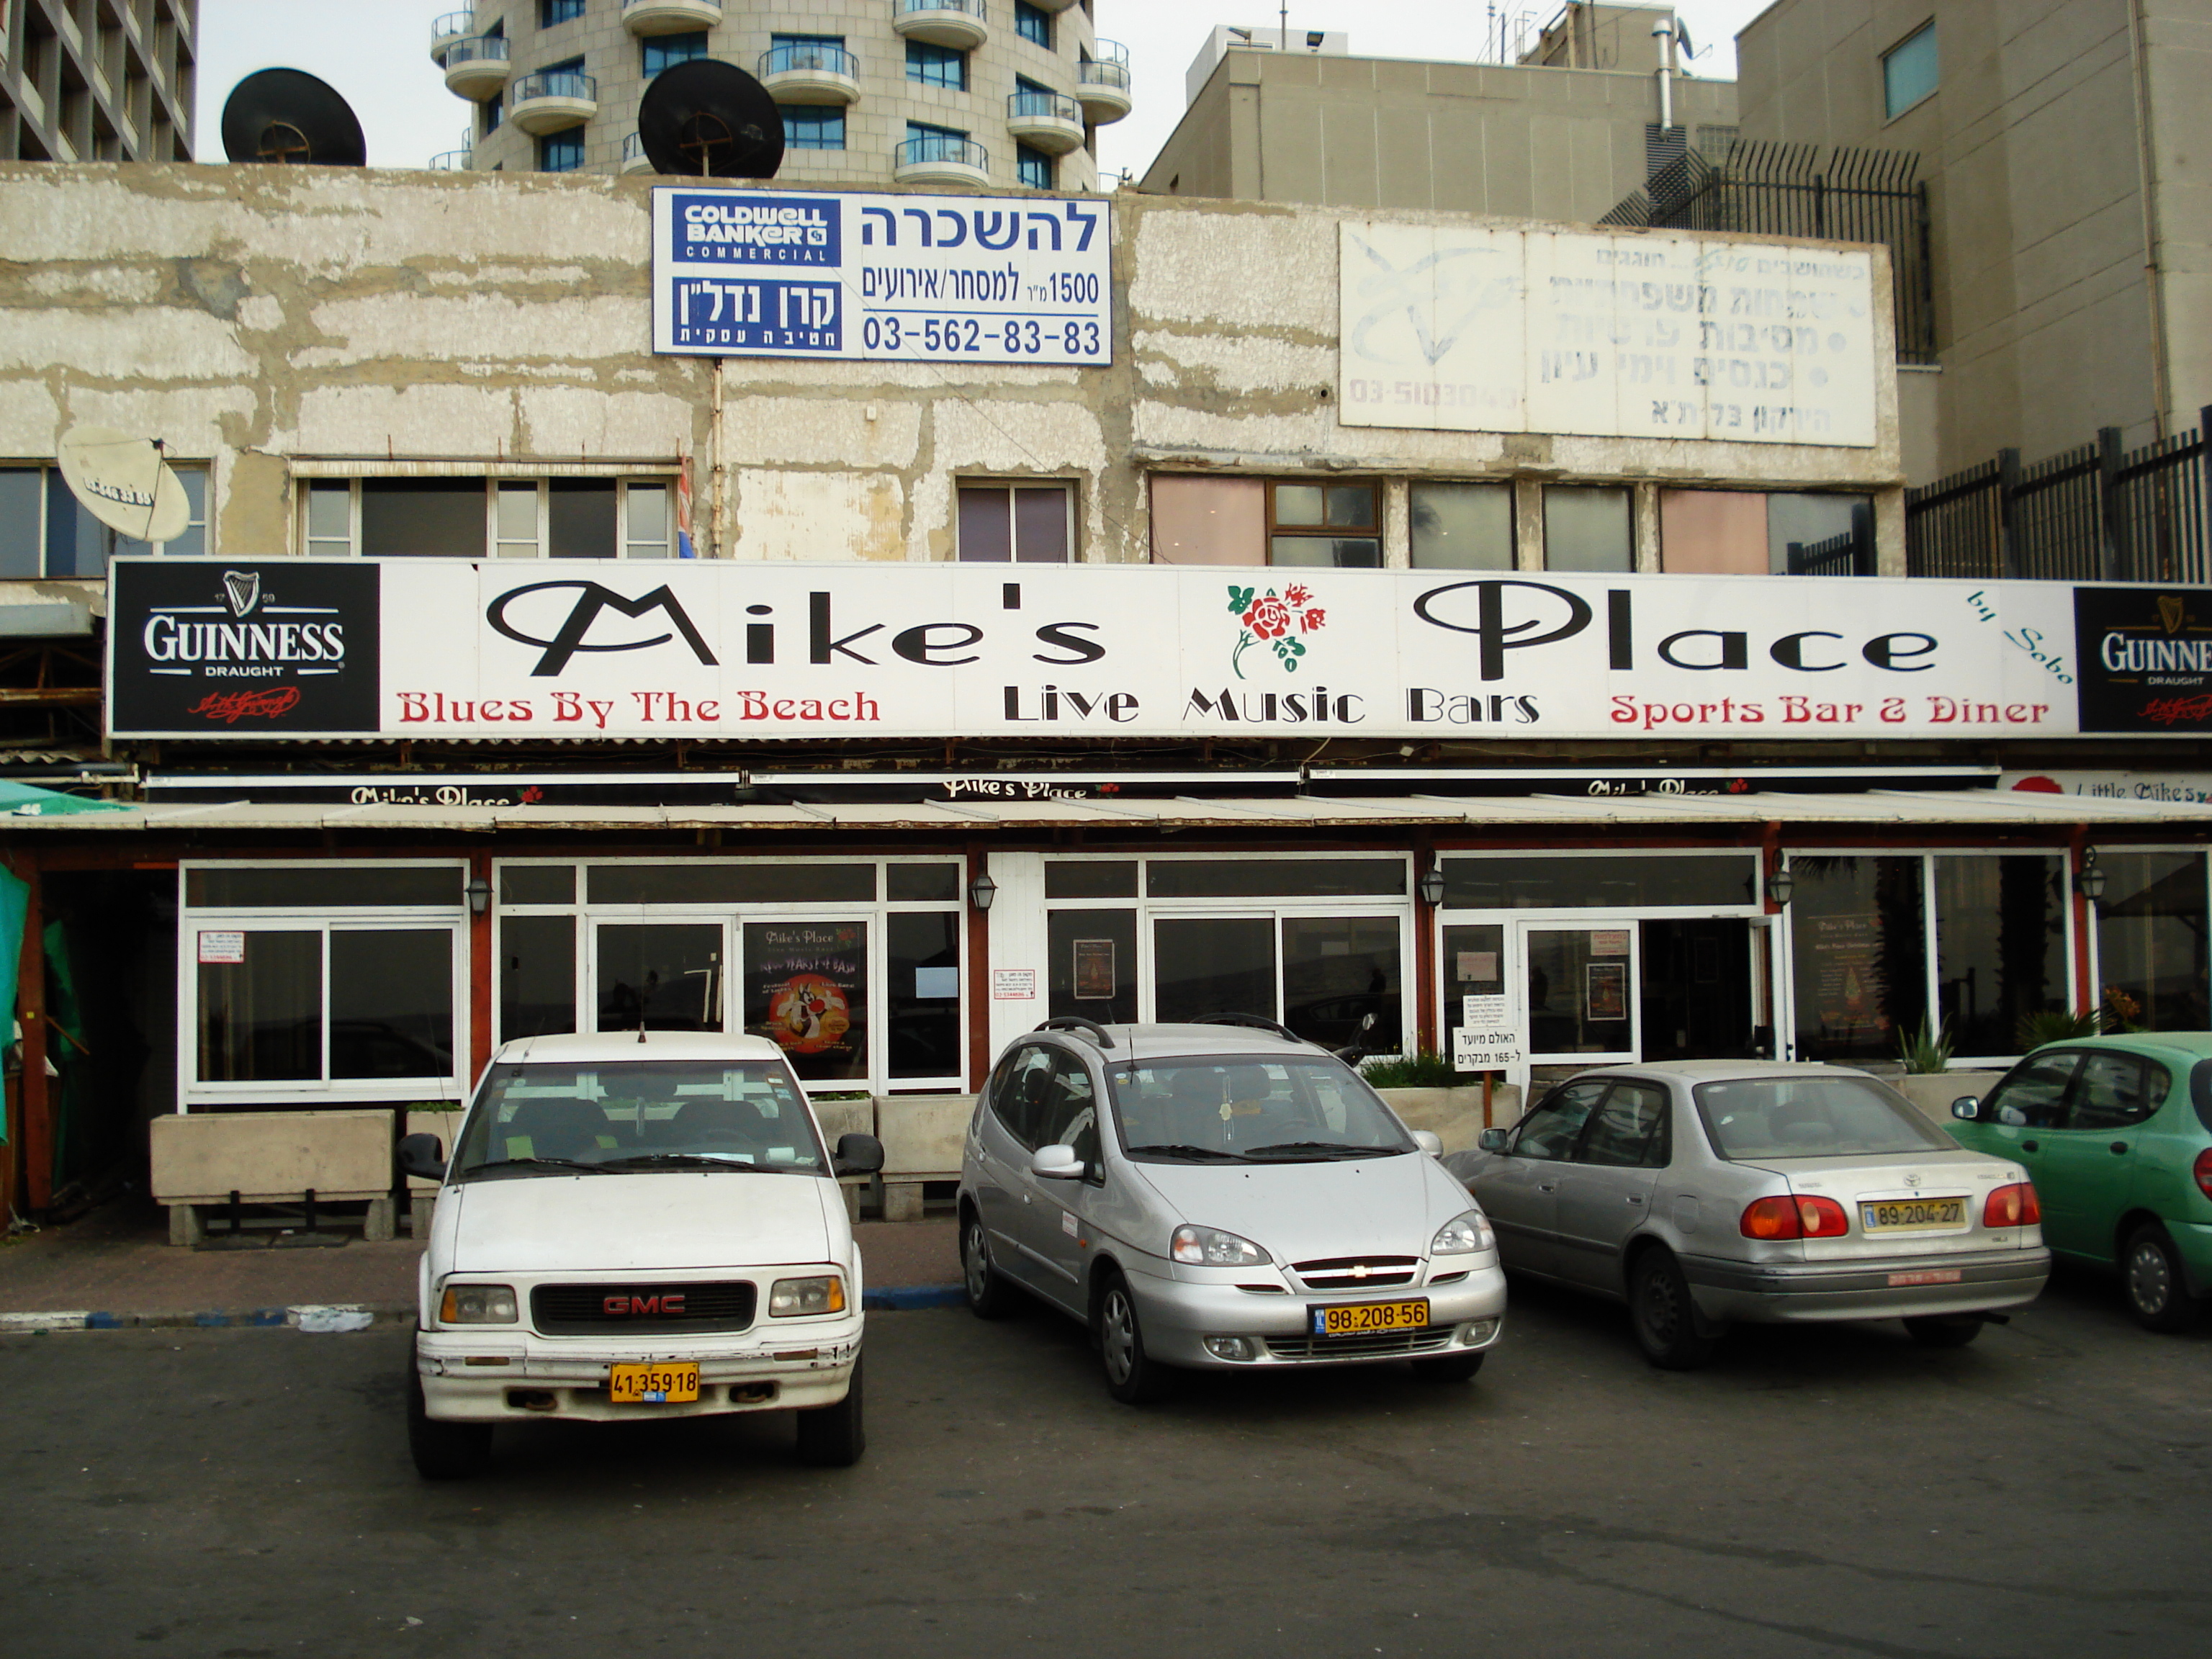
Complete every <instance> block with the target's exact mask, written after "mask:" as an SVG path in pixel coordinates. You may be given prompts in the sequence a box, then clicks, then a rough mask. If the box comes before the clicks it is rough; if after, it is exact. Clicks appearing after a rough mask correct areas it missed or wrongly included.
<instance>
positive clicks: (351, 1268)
mask: <svg viewBox="0 0 2212 1659" xmlns="http://www.w3.org/2000/svg"><path fill="white" fill-rule="evenodd" d="M855 1231H856V1232H857V1234H858V1236H859V1238H860V1251H861V1258H862V1260H863V1261H864V1262H865V1263H866V1268H867V1291H868V1297H869V1300H870V1302H871V1304H876V1305H883V1306H902V1305H905V1306H913V1305H925V1304H928V1303H932V1302H935V1301H939V1300H945V1299H949V1297H946V1296H945V1294H943V1292H945V1290H946V1289H947V1287H950V1286H952V1285H957V1284H958V1283H959V1279H960V1262H959V1252H958V1246H957V1242H956V1239H955V1236H954V1235H955V1229H954V1227H953V1224H952V1223H951V1221H950V1220H949V1219H946V1220H936V1221H921V1222H910V1223H884V1222H862V1223H861V1224H860V1226H859V1227H858V1228H857V1229H856V1230H855ZM419 1255H421V1249H420V1247H419V1246H418V1245H416V1243H415V1242H414V1240H412V1239H409V1238H398V1239H394V1240H392V1242H391V1243H386V1244H368V1243H362V1241H361V1240H359V1239H358V1238H356V1239H353V1240H351V1241H350V1242H349V1243H346V1244H344V1245H343V1246H341V1247H339V1248H337V1249H256V1250H191V1249H178V1248H177V1247H175V1246H173V1245H172V1244H171V1243H169V1242H168V1222H167V1213H166V1212H164V1211H162V1210H161V1209H160V1208H158V1207H157V1206H153V1205H150V1204H146V1203H144V1202H143V1201H138V1200H124V1201H121V1202H118V1203H115V1204H111V1205H108V1206H106V1207H105V1208H103V1209H100V1210H98V1211H95V1212H93V1213H92V1214H90V1215H88V1216H86V1217H85V1218H82V1220H80V1221H76V1222H75V1223H72V1224H71V1225H69V1226H66V1227H52V1228H48V1229H46V1230H45V1231H41V1232H37V1233H32V1234H28V1235H25V1236H23V1237H19V1238H17V1239H15V1240H14V1241H13V1242H11V1243H6V1244H0V1328H7V1327H10V1326H12V1327H13V1328H16V1329H24V1328H33V1326H34V1325H35V1324H36V1323H38V1322H26V1321H24V1320H23V1319H22V1318H21V1317H20V1316H23V1315H27V1314H40V1315H44V1314H64V1315H71V1316H92V1317H89V1318H86V1317H78V1318H75V1319H70V1320H64V1321H61V1322H60V1323H64V1324H70V1323H74V1324H76V1325H83V1324H86V1323H92V1324H95V1325H107V1324H115V1325H133V1324H156V1323H161V1324H167V1323H180V1324H194V1323H197V1324H211V1325H219V1324H283V1323H285V1322H287V1321H286V1317H285V1313H286V1310H288V1309H289V1310H297V1309H299V1308H301V1307H303V1306H311V1307H329V1306H332V1305H336V1306H340V1307H348V1308H361V1309H366V1310H369V1311H370V1312H372V1313H374V1314H377V1315H380V1316H384V1317H387V1318H389V1317H395V1316H404V1315H408V1314H411V1312H412V1310H413V1306H414V1299H415V1264H416V1258H417V1257H418V1256H419Z"/></svg>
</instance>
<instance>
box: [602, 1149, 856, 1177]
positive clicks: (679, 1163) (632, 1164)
mask: <svg viewBox="0 0 2212 1659" xmlns="http://www.w3.org/2000/svg"><path fill="white" fill-rule="evenodd" d="M597 1167H598V1168H599V1169H602V1170H636V1169H652V1168H656V1167H657V1168H659V1169H664V1170H752V1171H754V1172H755V1173H757V1174H762V1175H814V1174H817V1173H818V1172H817V1170H815V1169H814V1167H813V1166H812V1165H811V1164H768V1163H755V1162H754V1161H753V1160H752V1159H751V1158H748V1157H747V1156H745V1154H744V1153H743V1152H633V1153H631V1154H630V1155H629V1157H628V1158H608V1159H607V1160H606V1161H605V1163H603V1164H599V1165H598V1166H597Z"/></svg>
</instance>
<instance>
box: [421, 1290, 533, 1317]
mask: <svg viewBox="0 0 2212 1659" xmlns="http://www.w3.org/2000/svg"><path fill="white" fill-rule="evenodd" d="M438 1322H439V1323H440V1324H441V1325H512V1324H513V1323H514V1286H513V1285H447V1286H446V1294H445V1297H444V1299H443V1300H441V1302H440V1303H439V1304H438Z"/></svg>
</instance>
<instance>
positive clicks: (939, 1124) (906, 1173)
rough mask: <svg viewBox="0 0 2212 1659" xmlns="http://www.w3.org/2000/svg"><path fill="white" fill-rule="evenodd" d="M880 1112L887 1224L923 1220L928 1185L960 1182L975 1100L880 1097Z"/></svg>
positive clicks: (968, 1097)
mask: <svg viewBox="0 0 2212 1659" xmlns="http://www.w3.org/2000/svg"><path fill="white" fill-rule="evenodd" d="M875 1107H876V1138H877V1139H878V1140H880V1141H882V1142H883V1143H884V1220H886V1221H919V1220H921V1198H922V1186H923V1183H924V1182H931V1181H957V1180H958V1179H959V1178H960V1148H961V1145H962V1143H963V1141H964V1140H965V1139H966V1138H967V1134H968V1120H969V1118H971V1117H973V1116H974V1115H975V1096H973V1095H878V1096H877V1097H876V1100H875ZM828 1127H829V1125H828V1124H826V1123H825V1124H823V1128H824V1129H827V1128H828Z"/></svg>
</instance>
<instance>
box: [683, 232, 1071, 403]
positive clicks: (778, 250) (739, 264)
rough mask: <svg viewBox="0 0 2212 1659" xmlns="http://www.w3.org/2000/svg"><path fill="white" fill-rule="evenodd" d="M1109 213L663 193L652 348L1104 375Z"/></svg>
mask: <svg viewBox="0 0 2212 1659" xmlns="http://www.w3.org/2000/svg"><path fill="white" fill-rule="evenodd" d="M1113 240H1114V239H1113V224H1112V219H1111V210H1110V209H1109V207H1108V206H1107V204H1105V203H1103V202H1100V201H1081V200H1069V199H1067V198H1065V197H1040V196H1022V197H1013V196H919V195H917V196H873V195H858V194H853V193H849V192H842V191H822V192H816V191H804V192H801V191H777V192H775V193H774V194H762V193H756V192H752V191H735V190H698V189H664V190H656V191H653V349H654V350H655V351H656V352H662V353H673V354H677V355H682V356H703V357H858V358H866V359H871V360H875V361H881V362H959V363H1054V364H1060V365H1065V364H1069V363H1076V364H1092V365H1102V366H1103V365H1104V364H1107V363H1110V362H1113V360H1114V335H1113V314H1114V307H1113V292H1112V245H1113Z"/></svg>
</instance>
